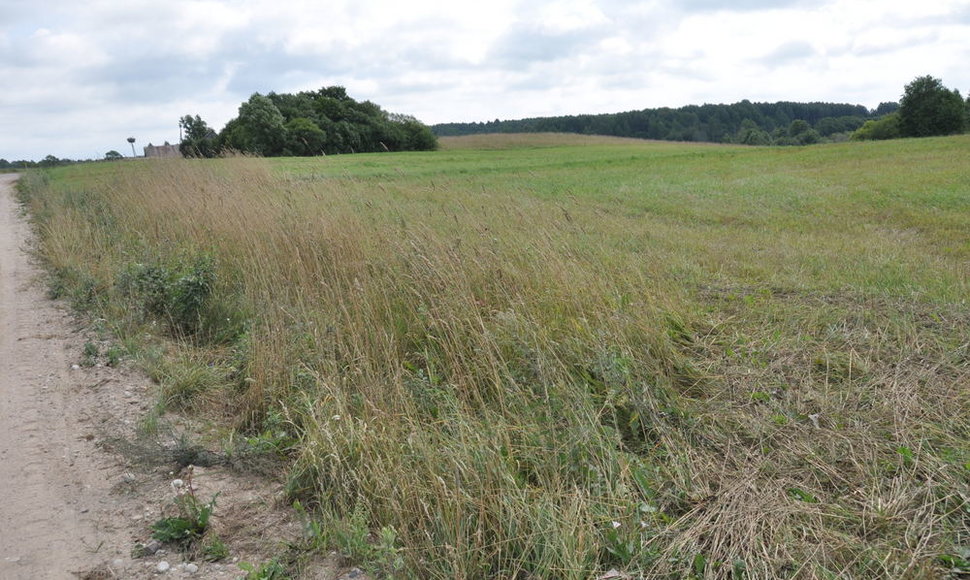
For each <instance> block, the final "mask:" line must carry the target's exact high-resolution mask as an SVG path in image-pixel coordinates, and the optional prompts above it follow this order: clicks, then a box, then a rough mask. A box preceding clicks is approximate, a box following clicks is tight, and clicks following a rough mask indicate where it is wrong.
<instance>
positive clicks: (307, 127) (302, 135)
mask: <svg viewBox="0 0 970 580" xmlns="http://www.w3.org/2000/svg"><path fill="white" fill-rule="evenodd" d="M326 143H327V134H326V133H325V132H324V131H323V129H321V128H320V127H318V126H317V124H316V123H314V122H313V121H311V120H310V119H307V118H304V117H297V118H296V119H291V120H290V121H288V122H287V123H286V154H288V155H299V156H303V157H309V156H311V155H320V154H321V153H323V148H324V146H325V145H326Z"/></svg>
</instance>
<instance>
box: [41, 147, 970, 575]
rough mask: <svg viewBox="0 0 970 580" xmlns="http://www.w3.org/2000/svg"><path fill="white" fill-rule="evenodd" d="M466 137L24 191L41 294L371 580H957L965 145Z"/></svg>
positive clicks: (962, 497) (967, 308) (968, 201)
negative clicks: (251, 461) (282, 493)
mask: <svg viewBox="0 0 970 580" xmlns="http://www.w3.org/2000/svg"><path fill="white" fill-rule="evenodd" d="M476 139H477V140H473V141H469V140H465V141H462V140H451V141H444V140H443V149H444V150H443V151H440V152H436V153H411V154H388V155H357V156H342V157H328V158H319V159H282V160H274V161H272V162H271V161H267V160H260V159H251V158H232V159H223V160H211V161H203V160H170V161H166V160H160V161H157V162H131V163H124V164H104V165H89V166H78V167H74V168H66V169H58V170H56V171H54V172H52V173H50V174H28V175H27V176H26V178H25V180H23V181H22V183H23V184H24V186H23V192H24V198H25V200H26V201H27V203H28V204H29V206H30V208H31V212H32V215H33V216H34V218H35V220H36V222H37V226H38V229H39V231H40V233H41V248H40V254H41V255H42V256H43V258H44V259H45V260H46V262H47V264H48V266H49V268H50V271H51V273H52V277H53V287H54V288H56V289H57V291H56V293H57V294H59V295H62V296H65V297H69V298H71V299H72V300H73V302H74V303H75V304H76V305H78V306H79V307H83V308H96V309H98V315H100V316H104V317H105V318H107V319H109V320H111V321H113V323H114V324H115V327H116V331H117V332H118V333H119V334H120V336H121V338H122V341H133V342H136V343H140V344H157V342H154V341H156V340H157V339H152V342H150V343H146V342H145V341H146V340H147V339H145V338H144V337H145V336H146V334H147V335H149V336H154V337H158V336H161V335H167V336H168V337H169V338H170V339H171V340H174V341H176V342H174V343H168V344H170V345H173V346H167V347H163V348H162V350H161V355H160V358H158V359H156V360H157V361H160V362H157V367H156V368H160V369H163V370H164V372H162V373H160V374H159V376H165V377H171V380H169V379H163V383H162V384H163V388H162V396H163V397H164V398H165V400H166V401H167V402H168V404H170V405H172V406H176V407H178V408H181V409H184V410H187V411H189V412H193V411H194V412H199V413H207V414H210V415H214V416H222V417H226V419H227V420H228V421H230V422H231V423H232V424H233V425H235V427H236V428H238V429H240V430H241V431H243V433H244V436H245V437H249V438H250V439H252V440H253V441H256V442H257V443H260V444H262V443H263V442H266V443H267V444H273V448H274V453H276V452H282V453H284V454H285V455H286V457H287V458H288V459H289V461H290V463H289V465H290V472H289V476H288V478H289V484H288V491H289V494H290V496H291V497H292V498H293V499H299V500H300V501H301V502H302V503H303V505H306V506H308V508H309V509H310V510H311V511H312V513H313V514H315V515H314V517H315V518H317V519H318V521H319V526H320V527H321V529H333V530H343V532H340V534H339V535H337V536H332V537H331V543H333V544H337V543H340V542H343V544H342V545H343V548H344V549H345V550H347V549H352V550H354V551H355V552H356V554H357V555H358V557H359V558H361V559H365V560H366V559H371V560H374V561H373V562H372V563H371V564H372V566H371V569H378V570H384V571H385V572H387V571H388V570H398V571H400V574H401V575H407V574H410V575H413V576H416V577H422V578H493V577H502V578H516V577H538V578H576V579H580V578H590V577H595V576H596V575H598V574H602V573H603V572H605V571H607V570H609V569H611V568H616V569H621V570H626V571H628V572H630V573H631V574H634V575H636V576H643V577H651V578H652V577H656V578H669V577H677V578H683V577H698V578H701V577H710V578H715V577H719V578H720V577H734V578H740V577H746V578H839V577H851V578H905V577H914V578H915V577H938V576H945V575H946V574H959V573H960V571H961V570H963V571H964V572H965V571H966V559H965V557H964V555H965V554H966V549H967V546H968V542H970V530H968V528H970V511H968V508H967V506H968V499H970V491H968V490H970V486H968V478H970V448H968V431H970V388H968V385H970V342H968V335H967V328H970V302H968V298H970V266H968V264H970V185H968V182H967V180H966V170H965V157H966V151H967V148H968V146H970V140H968V139H967V137H965V136H964V137H953V138H946V139H922V140H909V141H897V142H879V143H851V144H840V145H827V146H818V147H812V148H785V149H758V148H744V147H720V146H711V145H703V146H694V145H681V144H669V143H664V144H658V143H637V142H630V141H610V140H594V141H591V142H586V143H585V144H584V145H583V146H578V145H576V144H569V143H568V142H567V141H568V139H566V138H563V137H555V138H554V137H550V136H541V137H539V138H536V140H531V141H530V139H526V138H523V137H516V138H509V137H493V138H492V139H491V140H488V141H483V139H484V138H481V137H478V138H476ZM125 343H126V344H128V342H125ZM143 348H144V350H145V351H147V350H148V348H147V347H143ZM152 348H155V347H152ZM129 351H132V349H130V348H129ZM153 352H157V351H153ZM275 442H282V443H280V445H279V446H276V445H275ZM367 545H369V546H370V548H366V547H365V546H367Z"/></svg>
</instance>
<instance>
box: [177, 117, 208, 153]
mask: <svg viewBox="0 0 970 580" xmlns="http://www.w3.org/2000/svg"><path fill="white" fill-rule="evenodd" d="M179 127H180V128H181V129H184V131H185V133H184V135H183V137H182V142H181V143H179V151H181V152H182V155H183V156H185V157H212V156H214V155H215V154H216V151H217V149H216V132H215V131H213V130H212V129H210V128H209V125H207V124H206V122H205V121H203V120H202V118H201V117H199V116H198V115H196V116H195V117H193V116H191V115H185V116H184V117H182V118H181V119H179Z"/></svg>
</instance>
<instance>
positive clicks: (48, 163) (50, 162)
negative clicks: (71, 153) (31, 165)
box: [37, 155, 62, 167]
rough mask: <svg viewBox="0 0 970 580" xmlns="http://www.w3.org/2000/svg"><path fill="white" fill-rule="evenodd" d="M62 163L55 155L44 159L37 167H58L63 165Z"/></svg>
mask: <svg viewBox="0 0 970 580" xmlns="http://www.w3.org/2000/svg"><path fill="white" fill-rule="evenodd" d="M61 163H62V162H61V160H60V159H58V158H57V157H55V156H54V155H48V156H47V157H44V159H43V160H42V161H40V162H39V163H37V165H40V166H41V167H57V166H58V165H61Z"/></svg>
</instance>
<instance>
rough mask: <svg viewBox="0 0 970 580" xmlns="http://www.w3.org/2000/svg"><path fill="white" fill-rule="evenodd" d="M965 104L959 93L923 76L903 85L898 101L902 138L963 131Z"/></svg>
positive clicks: (936, 80) (930, 77)
mask: <svg viewBox="0 0 970 580" xmlns="http://www.w3.org/2000/svg"><path fill="white" fill-rule="evenodd" d="M965 117H966V112H965V105H964V102H963V97H961V96H960V92H959V91H956V90H953V91H951V90H949V89H947V88H946V87H945V86H943V81H941V80H940V79H936V78H933V77H932V76H929V75H926V76H922V77H917V78H916V79H915V80H913V82H911V83H909V84H908V85H906V88H905V90H904V92H903V98H902V100H901V101H900V102H899V128H900V132H901V133H902V135H903V136H904V137H929V136H933V135H952V134H954V133H960V132H961V131H963V127H964V124H965V122H966V118H965Z"/></svg>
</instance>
